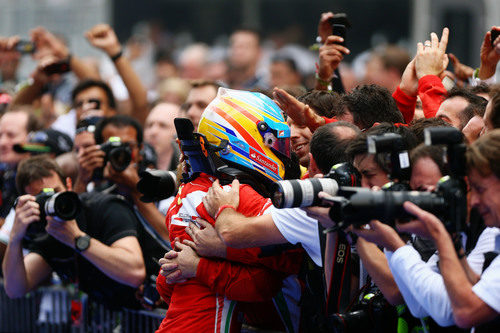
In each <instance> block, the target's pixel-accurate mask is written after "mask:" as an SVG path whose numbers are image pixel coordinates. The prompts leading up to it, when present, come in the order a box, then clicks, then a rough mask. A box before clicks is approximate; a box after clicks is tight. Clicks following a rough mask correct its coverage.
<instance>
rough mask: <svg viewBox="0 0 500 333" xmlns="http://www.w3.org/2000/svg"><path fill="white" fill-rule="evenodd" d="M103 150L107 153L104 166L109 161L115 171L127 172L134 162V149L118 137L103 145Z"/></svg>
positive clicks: (111, 138) (113, 137)
mask: <svg viewBox="0 0 500 333" xmlns="http://www.w3.org/2000/svg"><path fill="white" fill-rule="evenodd" d="M101 150H102V151H103V152H105V153H106V156H105V158H104V165H106V163H107V162H108V161H109V163H111V166H112V167H113V169H114V170H115V171H118V172H121V171H123V170H125V169H126V168H127V167H128V166H129V164H130V162H131V161H132V149H131V148H130V146H129V145H128V144H127V143H124V142H121V139H120V138H119V137H117V136H112V137H110V138H109V140H108V141H107V142H106V143H104V144H102V145H101Z"/></svg>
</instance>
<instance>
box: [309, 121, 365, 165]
mask: <svg viewBox="0 0 500 333" xmlns="http://www.w3.org/2000/svg"><path fill="white" fill-rule="evenodd" d="M346 128H348V129H351V132H349V130H347V131H346ZM346 132H347V133H346ZM360 132H361V131H360V130H359V128H357V127H356V126H354V125H353V124H351V123H348V122H345V121H339V122H335V123H330V124H326V125H323V126H321V127H319V128H318V129H317V130H316V131H314V134H313V136H312V138H311V142H310V143H309V148H310V151H311V154H312V156H313V158H314V161H315V162H316V165H317V166H318V169H319V170H320V171H321V172H322V173H323V174H327V173H328V172H330V169H331V168H332V166H334V165H335V164H338V163H342V162H346V161H347V160H348V156H347V154H346V148H347V145H348V144H349V142H351V140H352V139H353V138H354V137H356V135H357V134H358V133H360ZM351 133H352V134H354V135H351Z"/></svg>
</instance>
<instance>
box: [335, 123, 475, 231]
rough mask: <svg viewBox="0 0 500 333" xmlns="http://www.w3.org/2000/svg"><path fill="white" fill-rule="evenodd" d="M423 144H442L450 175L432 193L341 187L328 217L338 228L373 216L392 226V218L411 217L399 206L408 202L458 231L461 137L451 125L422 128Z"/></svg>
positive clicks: (462, 211) (463, 191)
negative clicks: (424, 141)
mask: <svg viewBox="0 0 500 333" xmlns="http://www.w3.org/2000/svg"><path fill="white" fill-rule="evenodd" d="M424 135H425V138H426V144H427V145H436V144H438V145H445V146H446V156H445V157H446V160H447V164H448V169H449V170H450V172H449V173H450V174H449V175H446V176H444V177H443V178H441V179H440V180H439V182H438V184H437V189H436V191H435V192H417V191H399V190H398V191H370V190H369V189H359V188H353V187H342V188H340V189H339V191H338V193H337V195H340V197H339V196H337V197H334V198H333V199H331V201H332V202H333V203H334V206H333V207H332V208H331V209H330V218H331V219H332V220H333V221H336V222H337V225H338V227H339V228H346V227H347V226H349V225H351V224H353V225H356V226H361V225H363V224H367V223H368V222H369V221H370V220H373V219H377V220H380V221H382V222H384V223H386V224H389V225H392V226H394V224H395V220H396V219H406V218H411V217H412V216H411V215H410V214H408V213H407V212H406V210H405V209H404V208H403V203H404V202H405V201H410V202H413V203H414V204H416V205H417V206H419V207H420V208H422V209H424V210H427V211H429V212H431V213H432V214H434V215H436V216H437V217H438V218H439V219H440V220H441V221H442V222H443V223H444V225H445V227H446V229H447V230H448V231H449V232H450V233H453V232H459V231H462V230H463V229H464V227H465V221H466V217H467V186H466V183H465V179H464V176H465V144H464V143H463V136H462V133H460V132H459V131H458V130H457V129H455V128H453V127H449V128H445V127H432V128H427V129H425V131H424Z"/></svg>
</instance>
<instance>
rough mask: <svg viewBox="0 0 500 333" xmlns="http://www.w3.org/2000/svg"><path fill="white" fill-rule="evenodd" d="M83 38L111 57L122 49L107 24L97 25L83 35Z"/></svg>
mask: <svg viewBox="0 0 500 333" xmlns="http://www.w3.org/2000/svg"><path fill="white" fill-rule="evenodd" d="M85 37H86V38H87V40H88V41H89V43H90V44H92V46H94V47H96V48H98V49H101V50H103V51H104V52H106V53H107V54H108V56H110V57H112V56H114V55H116V54H118V53H119V52H120V51H121V49H122V47H121V44H120V42H119V41H118V38H117V37H116V34H115V32H114V30H113V29H112V28H111V27H110V26H109V25H108V24H104V23H101V24H97V25H95V26H94V27H92V28H91V29H90V30H89V31H87V32H86V33H85Z"/></svg>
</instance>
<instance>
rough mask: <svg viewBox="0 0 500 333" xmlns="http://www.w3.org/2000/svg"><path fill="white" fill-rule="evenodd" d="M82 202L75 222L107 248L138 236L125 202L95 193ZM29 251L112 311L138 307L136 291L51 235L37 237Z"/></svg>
mask: <svg viewBox="0 0 500 333" xmlns="http://www.w3.org/2000/svg"><path fill="white" fill-rule="evenodd" d="M80 199H81V201H82V204H83V209H82V210H81V212H80V214H79V215H78V216H77V217H76V222H77V224H78V227H79V228H80V229H81V230H82V231H83V232H85V233H86V234H88V235H89V236H90V237H92V238H95V239H97V240H99V241H100V242H101V243H103V244H105V245H108V246H110V245H111V244H113V243H114V242H115V241H117V240H119V239H121V238H123V237H127V236H135V237H137V223H138V222H137V219H136V217H135V215H134V213H133V211H132V210H131V208H130V206H129V205H128V204H127V203H126V202H125V201H124V200H122V199H120V198H118V197H117V196H115V195H110V194H103V193H94V192H93V193H84V194H81V195H80ZM27 248H28V249H29V250H30V251H31V252H35V253H38V254H40V255H41V256H42V257H43V258H44V259H45V260H46V261H47V263H48V264H49V265H50V266H51V267H52V269H53V270H54V271H55V272H56V273H57V274H58V275H59V276H60V277H61V279H62V280H63V281H65V282H78V284H79V287H80V289H81V290H82V291H84V292H86V293H87V294H88V295H89V297H90V298H92V299H93V300H95V301H97V302H100V303H104V304H106V305H107V306H108V307H111V308H117V307H128V308H138V307H139V303H138V302H137V300H136V299H135V295H134V293H135V289H134V288H132V287H129V286H126V285H124V284H121V283H119V282H117V281H115V280H113V279H111V278H110V277H108V276H106V275H105V274H104V273H103V272H101V271H100V270H99V269H98V268H97V267H95V266H94V265H93V264H92V263H91V262H89V261H88V260H87V259H85V258H84V257H83V256H82V255H80V254H78V253H77V252H76V251H74V250H73V249H72V248H70V247H68V246H66V245H64V244H62V243H60V242H59V241H57V240H56V239H55V238H53V237H52V236H49V235H48V234H44V235H42V236H40V237H37V238H36V239H34V240H33V241H31V242H29V243H28V244H27ZM75 259H76V262H75ZM123 269H127V267H124V268H123Z"/></svg>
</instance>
